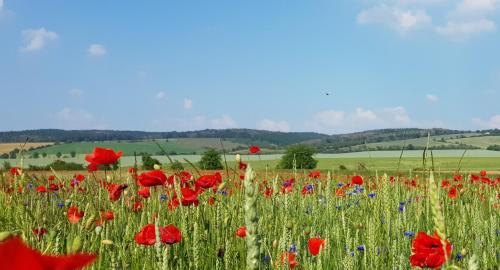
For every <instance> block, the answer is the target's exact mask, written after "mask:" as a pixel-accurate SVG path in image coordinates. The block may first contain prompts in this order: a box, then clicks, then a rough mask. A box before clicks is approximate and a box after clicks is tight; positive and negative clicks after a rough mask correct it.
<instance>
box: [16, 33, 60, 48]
mask: <svg viewBox="0 0 500 270" xmlns="http://www.w3.org/2000/svg"><path fill="white" fill-rule="evenodd" d="M22 36H23V38H24V40H25V43H26V45H25V46H24V47H21V51H23V52H34V51H38V50H41V49H43V47H44V46H45V44H46V43H47V42H50V41H54V40H56V39H58V38H59V36H58V35H57V33H55V32H51V31H47V30H46V29H45V28H44V27H42V28H39V29H27V30H24V31H22Z"/></svg>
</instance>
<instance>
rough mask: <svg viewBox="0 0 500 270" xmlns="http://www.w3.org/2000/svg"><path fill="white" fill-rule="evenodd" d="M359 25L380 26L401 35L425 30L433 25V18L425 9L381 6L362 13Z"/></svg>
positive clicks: (359, 17)
mask: <svg viewBox="0 0 500 270" xmlns="http://www.w3.org/2000/svg"><path fill="white" fill-rule="evenodd" d="M357 22H358V24H380V25H384V26H386V27H389V28H391V29H393V30H396V31H398V32H400V33H406V32H408V31H412V30H416V29H421V28H424V27H426V26H428V25H430V24H432V18H431V16H430V15H429V14H427V12H426V11H425V10H423V9H407V8H404V9H403V8H400V7H396V6H388V5H386V4H381V5H378V6H375V7H371V8H368V9H366V10H363V11H361V12H360V13H359V14H358V17H357Z"/></svg>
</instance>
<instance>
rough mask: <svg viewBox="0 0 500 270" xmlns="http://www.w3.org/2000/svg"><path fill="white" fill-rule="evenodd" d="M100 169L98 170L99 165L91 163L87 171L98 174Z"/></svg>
mask: <svg viewBox="0 0 500 270" xmlns="http://www.w3.org/2000/svg"><path fill="white" fill-rule="evenodd" d="M98 169H99V168H97V164H94V163H90V164H89V165H87V171H88V172H89V173H91V172H96V171H97V170H98Z"/></svg>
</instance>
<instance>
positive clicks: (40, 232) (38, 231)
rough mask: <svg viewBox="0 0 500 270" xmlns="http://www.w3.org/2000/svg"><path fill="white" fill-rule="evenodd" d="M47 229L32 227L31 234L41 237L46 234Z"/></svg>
mask: <svg viewBox="0 0 500 270" xmlns="http://www.w3.org/2000/svg"><path fill="white" fill-rule="evenodd" d="M47 233H48V231H47V229H45V228H35V229H33V234H34V235H38V236H39V237H42V236H43V235H45V234H47Z"/></svg>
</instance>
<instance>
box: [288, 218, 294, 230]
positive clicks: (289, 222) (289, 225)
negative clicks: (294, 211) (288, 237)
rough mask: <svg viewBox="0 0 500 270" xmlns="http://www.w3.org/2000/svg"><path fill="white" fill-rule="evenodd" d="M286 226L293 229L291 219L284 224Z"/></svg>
mask: <svg viewBox="0 0 500 270" xmlns="http://www.w3.org/2000/svg"><path fill="white" fill-rule="evenodd" d="M286 228H287V229H289V230H291V229H293V221H291V220H290V221H288V222H287V224H286Z"/></svg>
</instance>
